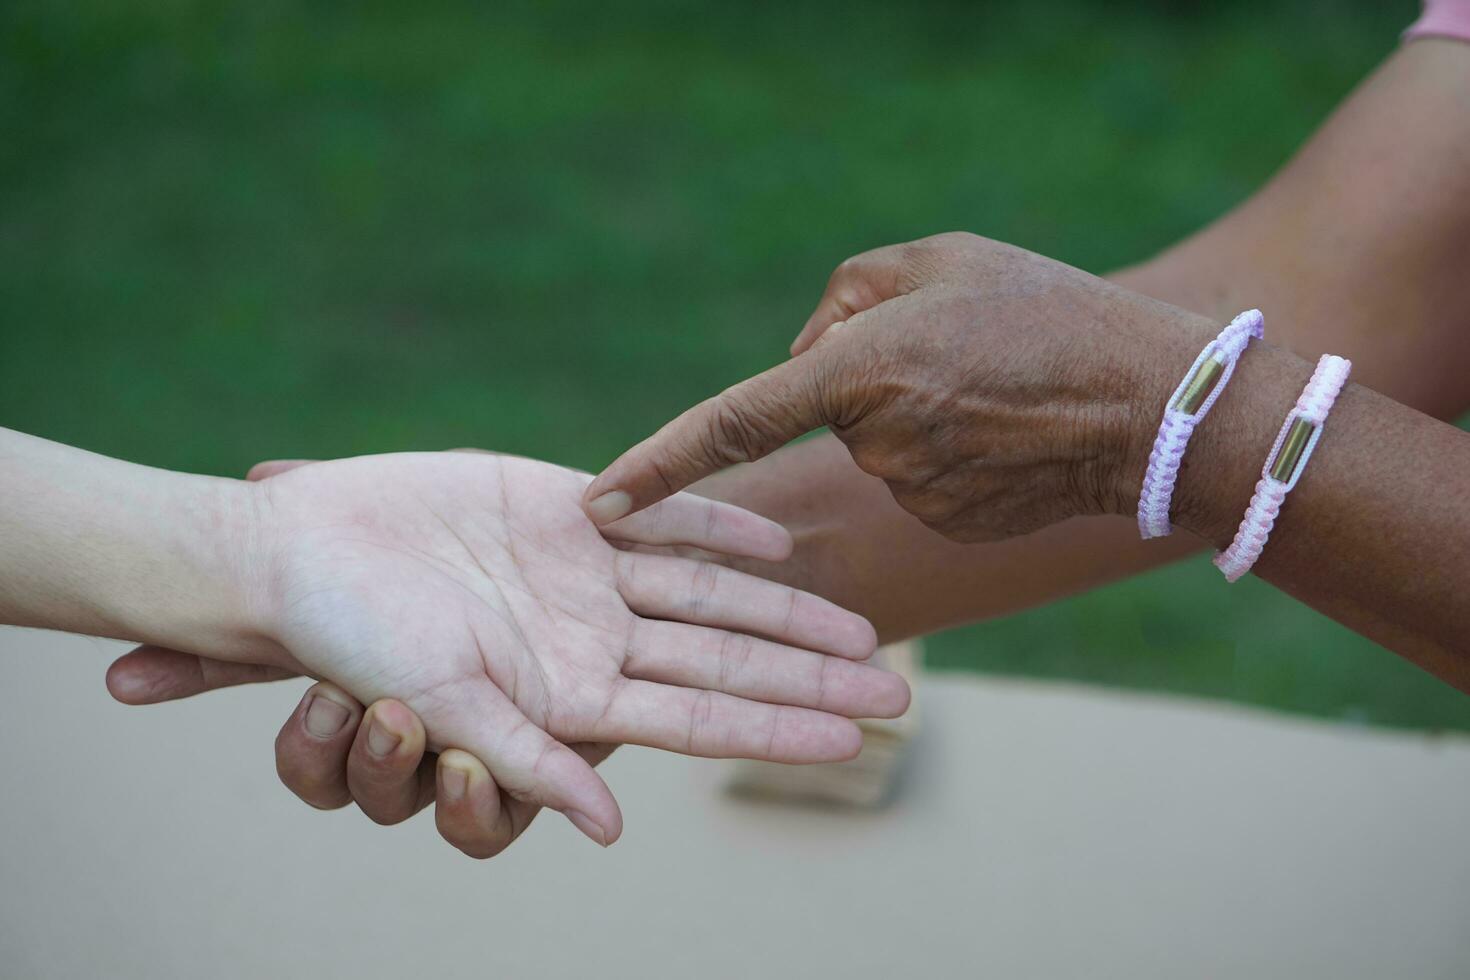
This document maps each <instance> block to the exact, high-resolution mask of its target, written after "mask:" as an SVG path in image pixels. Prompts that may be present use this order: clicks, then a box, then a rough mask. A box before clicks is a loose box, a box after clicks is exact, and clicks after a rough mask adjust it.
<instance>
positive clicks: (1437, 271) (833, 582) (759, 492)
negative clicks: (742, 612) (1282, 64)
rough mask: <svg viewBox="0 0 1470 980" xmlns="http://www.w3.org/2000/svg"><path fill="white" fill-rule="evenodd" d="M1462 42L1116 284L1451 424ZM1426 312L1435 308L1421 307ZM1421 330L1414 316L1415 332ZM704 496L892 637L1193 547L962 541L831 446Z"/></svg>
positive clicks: (811, 583)
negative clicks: (789, 538) (779, 540)
mask: <svg viewBox="0 0 1470 980" xmlns="http://www.w3.org/2000/svg"><path fill="white" fill-rule="evenodd" d="M1467 99H1470V46H1467V45H1463V44H1457V43H1455V42H1450V41H1436V40H1423V41H1417V42H1414V43H1412V44H1409V45H1406V46H1405V47H1404V48H1403V49H1401V50H1400V51H1398V52H1396V53H1395V54H1394V56H1393V57H1392V58H1390V59H1389V60H1388V62H1386V63H1385V65H1384V66H1383V67H1382V68H1381V69H1380V70H1379V71H1378V72H1377V73H1375V74H1374V75H1373V76H1372V77H1371V78H1369V79H1368V80H1367V81H1365V82H1364V84H1363V85H1362V86H1360V88H1359V90H1358V91H1357V92H1356V93H1355V94H1354V95H1353V96H1352V98H1350V99H1349V100H1348V101H1347V102H1346V103H1345V104H1344V105H1343V107H1342V108H1341V109H1340V110H1339V111H1338V112H1337V113H1336V114H1335V115H1334V116H1333V117H1332V118H1331V119H1330V120H1329V121H1328V122H1327V123H1326V124H1325V125H1324V126H1323V128H1322V129H1321V131H1319V132H1318V133H1317V134H1316V136H1314V138H1313V139H1312V140H1311V141H1309V142H1308V144H1307V145H1306V147H1304V148H1303V150H1302V151H1301V152H1300V153H1299V154H1298V155H1297V156H1296V157H1295V158H1294V159H1293V160H1292V161H1291V162H1290V164H1288V165H1287V166H1286V167H1285V168H1283V170H1282V172H1281V173H1280V174H1279V175H1278V176H1277V177H1276V178H1275V179H1274V180H1273V181H1272V182H1271V183H1270V184H1269V185H1268V186H1267V187H1266V188H1264V189H1263V190H1262V191H1261V192H1260V193H1258V194H1257V195H1255V196H1254V197H1252V198H1251V199H1250V200H1249V201H1247V202H1246V203H1245V204H1243V205H1242V206H1241V207H1239V208H1237V209H1236V210H1235V211H1233V212H1231V213H1230V214H1228V215H1226V216H1225V217H1223V218H1222V219H1220V220H1219V221H1217V222H1215V223H1214V224H1213V225H1211V226H1210V227H1209V228H1207V229H1205V230H1204V231H1202V232H1201V233H1199V234H1198V235H1195V236H1193V237H1191V238H1190V239H1188V240H1186V241H1185V242H1183V243H1181V244H1180V245H1178V246H1176V247H1175V248H1172V249H1170V250H1168V251H1167V252H1165V253H1163V254H1161V255H1160V256H1158V257H1157V258H1155V259H1153V260H1151V261H1149V262H1147V263H1144V264H1142V265H1139V266H1135V267H1133V268H1130V269H1126V270H1123V271H1122V272H1119V273H1117V274H1116V275H1114V276H1113V277H1112V278H1113V279H1114V280H1115V281H1117V282H1119V283H1120V284H1122V285H1125V286H1127V287H1128V288H1130V289H1134V290H1137V291H1139V292H1143V293H1146V294H1148V295H1152V296H1155V297H1158V298H1160V299H1164V300H1166V301H1168V302H1171V303H1173V304H1175V305H1178V306H1182V307H1185V308H1188V309H1193V310H1196V311H1199V312H1202V313H1204V314H1206V315H1208V316H1210V317H1212V318H1213V319H1216V320H1219V321H1222V322H1223V321H1224V320H1226V319H1228V318H1229V317H1230V316H1233V315H1234V314H1235V313H1237V312H1239V310H1240V309H1242V308H1245V307H1248V306H1253V305H1258V306H1260V307H1261V308H1262V309H1264V310H1265V311H1266V314H1267V320H1268V325H1269V331H1270V335H1271V337H1272V339H1273V340H1274V341H1275V342H1276V343H1279V344H1281V345H1282V346H1284V347H1287V348H1290V349H1294V350H1297V351H1300V352H1303V353H1306V354H1309V355H1310V354H1315V353H1320V352H1322V351H1325V350H1330V351H1332V352H1334V353H1340V354H1343V355H1345V356H1349V357H1352V358H1353V359H1354V360H1355V362H1356V366H1355V370H1354V378H1355V380H1357V381H1360V382H1362V383H1364V384H1367V385H1371V386H1374V387H1376V388H1378V389H1379V390H1381V391H1384V392H1386V393H1387V394H1389V395H1391V396H1392V397H1394V398H1397V399H1399V400H1400V401H1401V402H1403V403H1404V404H1406V405H1409V406H1412V407H1414V408H1417V409H1420V410H1422V411H1425V412H1429V413H1431V414H1433V415H1436V416H1437V417H1441V418H1449V417H1453V416H1454V415H1455V414H1457V413H1458V412H1460V411H1463V410H1464V408H1465V407H1466V406H1467V405H1470V390H1467V385H1466V382H1465V379H1466V378H1467V377H1470V370H1467V368H1466V366H1465V364H1464V363H1463V360H1464V359H1465V358H1467V357H1470V347H1467V346H1466V345H1465V344H1463V343H1462V342H1461V341H1460V339H1459V338H1460V337H1462V336H1463V333H1462V331H1463V329H1464V326H1465V324H1467V323H1470V276H1464V275H1463V274H1462V273H1461V271H1460V269H1459V268H1458V265H1457V262H1458V258H1457V257H1458V256H1462V255H1464V254H1466V252H1467V251H1470V165H1467V164H1466V160H1467V158H1470V112H1466V111H1464V106H1463V103H1464V102H1465V101H1466V100H1467ZM1430 299H1432V302H1431V301H1429V300H1430ZM1411 318H1413V319H1411ZM701 490H702V491H703V492H708V493H712V494H715V495H718V496H721V497H724V498H726V499H730V500H734V501H736V502H739V503H742V504H744V505H746V506H750V507H752V508H754V509H756V510H759V511H760V512H762V513H765V514H767V515H768V516H771V517H773V518H775V519H777V520H780V521H781V522H782V523H785V524H787V525H788V526H789V527H790V528H791V529H792V530H793V532H794V533H795V535H796V537H797V541H798V546H797V553H796V555H795V556H794V557H793V559H792V561H791V562H790V563H789V564H788V566H787V567H785V568H775V567H768V568H764V569H762V572H763V573H764V574H771V575H774V576H776V577H780V578H785V579H788V580H792V581H796V582H798V583H800V584H801V585H802V586H804V587H806V588H809V589H812V590H814V591H818V592H821V593H823V594H825V595H827V596H829V597H830V598H833V599H834V600H836V601H839V602H842V603H843V604H845V605H848V606H850V607H852V608H854V609H857V610H859V611H861V612H863V613H864V614H865V615H867V616H868V617H869V618H870V619H872V620H873V622H874V624H875V625H876V626H877V627H878V630H879V632H880V634H881V635H883V636H884V637H885V638H896V637H900V636H906V635H913V634H917V633H923V632H928V631H931V630H934V629H939V628H942V627H945V626H950V625H953V624H955V623H959V622H964V621H968V620H974V619H981V618H985V617H989V616H994V615H1000V614H1004V613H1007V612H1012V611H1016V610H1019V609H1022V608H1026V607H1028V606H1032V605H1036V604H1038V603H1041V602H1045V601H1048V600H1050V599H1054V598H1057V597H1059V596H1062V595H1066V594H1069V593H1074V592H1077V591H1081V590H1085V589H1088V588H1091V587H1094V586H1096V585H1100V584H1103V583H1105V582H1108V581H1111V580H1115V579H1118V578H1123V577H1126V576H1127V575H1130V574H1134V573H1136V572H1139V571H1143V570H1146V569H1148V568H1151V567H1156V566H1157V565H1160V564H1163V563H1166V562H1168V561H1171V560H1174V559H1176V558H1178V557H1181V556H1183V555H1186V554H1189V553H1190V552H1191V551H1194V550H1196V549H1197V548H1198V547H1199V543H1198V542H1193V541H1191V540H1190V539H1189V538H1188V537H1186V536H1184V535H1175V536H1173V537H1171V538H1169V539H1165V540H1162V541H1154V542H1143V541H1140V540H1139V539H1138V535H1137V529H1136V527H1135V526H1134V524H1133V522H1131V521H1129V520H1126V519H1120V518H1110V517H1088V518H1077V519H1074V520H1071V521H1068V522H1065V523H1063V524H1060V525H1056V526H1053V527H1050V528H1046V529H1045V530H1042V531H1039V532H1037V533H1035V534H1031V535H1027V536H1025V537H1023V538H1018V539H1014V540H1010V541H1004V542H999V543H996V544H985V545H958V544H955V543H953V542H951V541H948V540H946V539H945V538H943V537H941V536H940V535H938V534H934V533H932V532H930V531H928V530H927V529H925V528H924V527H923V526H922V525H921V524H919V522H918V521H916V520H915V519H914V518H913V517H911V516H910V515H909V514H907V513H906V512H904V511H903V509H902V508H900V507H899V506H898V505H897V504H896V503H895V502H894V501H893V500H892V498H891V496H889V494H888V493H887V491H886V489H885V488H884V487H883V485H882V484H881V482H879V481H877V480H875V479H873V478H871V477H869V476H867V475H866V474H864V473H863V472H862V471H861V470H859V469H858V468H857V467H856V466H855V465H854V464H853V463H852V461H851V459H850V458H849V457H848V455H847V453H846V451H845V450H844V449H843V447H842V446H841V444H840V443H838V442H837V440H835V439H833V438H831V437H822V438H819V439H813V440H809V441H807V442H805V443H802V444H800V445H798V446H793V447H790V448H788V449H785V450H782V451H781V452H779V453H776V454H775V455H774V456H773V457H771V458H769V459H766V460H762V461H761V462H759V463H756V464H753V465H751V466H746V467H741V468H740V469H738V470H735V471H732V472H731V473H728V474H724V475H721V476H719V477H716V478H713V479H712V480H709V481H706V483H705V484H703V485H702V486H701Z"/></svg>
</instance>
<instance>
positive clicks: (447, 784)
mask: <svg viewBox="0 0 1470 980" xmlns="http://www.w3.org/2000/svg"><path fill="white" fill-rule="evenodd" d="M469 785H470V776H469V773H467V772H465V771H464V770H463V769H461V768H459V766H444V767H443V768H442V769H440V770H439V795H440V796H442V797H443V802H445V803H458V802H459V801H460V800H462V799H464V794H465V791H466V790H467V789H469Z"/></svg>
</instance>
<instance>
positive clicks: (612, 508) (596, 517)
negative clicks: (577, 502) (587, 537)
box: [587, 490, 633, 524]
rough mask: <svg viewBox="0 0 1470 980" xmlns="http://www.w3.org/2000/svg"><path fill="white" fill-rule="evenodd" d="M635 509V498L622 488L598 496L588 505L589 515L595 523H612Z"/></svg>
mask: <svg viewBox="0 0 1470 980" xmlns="http://www.w3.org/2000/svg"><path fill="white" fill-rule="evenodd" d="M632 509H633V498H632V497H630V496H628V495H627V494H626V493H624V492H623V491H621V490H614V491H612V492H611V493H605V494H603V495H602V496H601V497H598V498H597V499H596V500H594V501H592V503H590V504H588V505H587V516H588V517H590V518H592V522H593V523H594V524H611V523H612V522H613V521H615V520H617V519H618V518H619V517H625V516H627V513H628V511H630V510H632Z"/></svg>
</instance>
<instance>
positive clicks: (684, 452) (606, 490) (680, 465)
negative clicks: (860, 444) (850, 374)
mask: <svg viewBox="0 0 1470 980" xmlns="http://www.w3.org/2000/svg"><path fill="white" fill-rule="evenodd" d="M837 340H838V338H837V337H836V336H833V337H831V338H830V339H829V340H828V341H827V342H825V343H823V344H820V345H818V346H817V347H816V348H814V349H813V350H812V351H811V352H810V353H808V354H807V355H805V356H803V357H798V358H794V359H792V360H789V361H786V362H785V363H782V364H778V365H777V366H776V367H773V368H771V369H770V370H769V371H766V372H765V373H764V374H758V375H756V376H755V377H753V378H750V379H748V380H746V381H742V382H741V383H740V384H738V385H735V386H734V387H732V388H727V389H725V390H724V391H723V392H721V393H720V394H718V395H716V396H715V397H713V398H710V399H707V400H706V401H703V402H701V403H699V404H698V405H696V406H694V407H693V408H691V409H689V411H687V412H685V413H684V414H683V415H680V416H679V417H678V418H676V419H674V420H673V421H672V422H670V423H669V424H667V425H665V426H664V427H663V428H662V429H659V430H658V432H656V433H654V434H653V435H652V436H650V437H649V438H647V439H645V440H643V441H642V442H640V443H639V444H638V445H636V446H634V447H633V448H632V449H630V450H628V451H627V452H625V453H623V455H621V456H619V457H618V458H617V459H615V460H613V462H612V465H610V466H609V467H608V468H607V469H605V470H603V471H602V473H601V475H599V476H598V477H597V479H595V480H593V481H592V482H591V483H590V484H589V485H588V487H587V491H586V493H585V495H584V496H583V498H582V499H583V506H584V507H585V509H586V511H587V516H588V517H590V518H592V520H593V522H594V523H596V524H599V525H602V524H609V523H611V522H613V521H615V520H617V519H619V518H621V517H625V516H627V515H628V514H631V513H635V512H637V511H640V510H642V509H643V508H645V507H648V506H650V505H651V504H656V503H658V502H659V501H660V500H662V499H664V498H665V497H667V496H670V495H671V494H674V493H677V492H679V491H680V490H683V489H684V488H685V487H687V486H689V484H691V483H694V482H695V481H696V480H700V479H703V478H704V477H706V476H709V475H710V474H711V473H716V472H718V471H720V470H722V469H724V468H725V467H727V466H733V465H734V464H736V463H749V462H752V461H754V460H757V459H760V458H761V457H762V456H765V455H767V454H769V453H772V452H774V451H775V450H777V449H779V448H781V447H782V446H784V445H785V444H786V443H788V442H790V441H791V440H792V439H795V438H796V437H797V436H800V435H804V434H805V433H807V432H810V431H811V430H813V429H818V428H821V427H822V426H824V425H826V424H827V423H828V421H829V420H830V419H832V418H833V417H834V414H836V413H839V412H840V411H841V410H842V406H840V405H836V404H832V403H831V402H832V400H833V398H834V395H833V392H834V389H836V388H840V387H843V386H834V385H832V384H829V383H828V381H829V379H832V378H835V377H839V376H840V374H841V370H842V359H843V357H842V351H844V350H846V349H847V347H848V345H846V344H842V343H836V342H835V341H837Z"/></svg>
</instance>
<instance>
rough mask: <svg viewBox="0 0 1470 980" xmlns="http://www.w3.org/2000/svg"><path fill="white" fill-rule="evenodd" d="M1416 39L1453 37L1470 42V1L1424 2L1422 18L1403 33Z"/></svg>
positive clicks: (1431, 0) (1405, 37)
mask: <svg viewBox="0 0 1470 980" xmlns="http://www.w3.org/2000/svg"><path fill="white" fill-rule="evenodd" d="M1416 37H1453V38H1457V39H1459V40H1461V41H1470V0H1424V16H1422V17H1420V18H1419V19H1418V20H1416V21H1414V23H1413V25H1411V26H1410V27H1409V29H1408V30H1407V31H1405V32H1404V40H1406V41H1408V40H1411V39H1413V38H1416Z"/></svg>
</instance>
